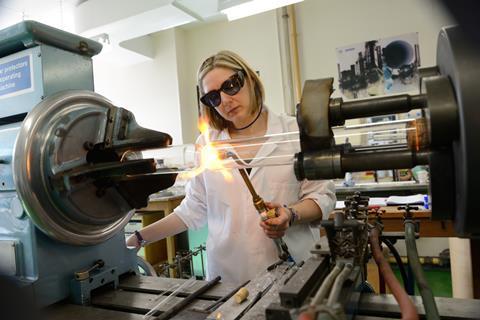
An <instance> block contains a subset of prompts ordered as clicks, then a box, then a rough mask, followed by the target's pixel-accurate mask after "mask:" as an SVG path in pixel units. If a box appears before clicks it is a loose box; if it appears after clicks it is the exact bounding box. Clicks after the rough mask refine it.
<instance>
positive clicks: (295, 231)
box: [127, 51, 336, 284]
mask: <svg viewBox="0 0 480 320" xmlns="http://www.w3.org/2000/svg"><path fill="white" fill-rule="evenodd" d="M198 86H199V88H200V93H201V98H200V101H201V103H202V113H203V115H205V116H206V118H207V119H208V121H209V125H210V128H211V129H210V132H209V134H210V140H212V141H215V140H226V139H237V138H249V137H261V136H264V135H265V134H275V133H282V132H289V131H298V127H297V124H296V121H295V119H294V118H292V117H287V116H277V115H275V114H274V113H273V112H271V111H270V110H268V109H267V107H266V106H265V105H264V103H263V102H264V89H263V85H262V83H261V81H260V79H259V78H258V76H257V74H256V73H255V71H254V70H253V69H252V68H251V67H250V66H248V64H247V63H246V62H245V61H244V60H243V59H242V58H241V57H239V56H238V55H237V54H235V53H233V52H229V51H221V52H219V53H217V54H215V55H213V56H211V57H209V58H208V59H206V60H205V61H204V62H203V63H202V65H201V66H200V69H199V71H198ZM202 141H203V137H202V136H200V138H199V141H198V143H202ZM241 149H242V150H238V149H237V150H236V151H237V154H238V156H239V157H240V158H242V159H252V158H262V157H269V156H272V155H275V154H277V153H279V152H281V153H282V154H285V152H288V153H289V154H291V155H292V156H293V154H294V153H295V152H298V151H299V144H298V143H289V144H282V145H281V146H280V145H275V144H268V145H262V146H253V147H250V148H241ZM255 161H257V160H256V159H253V160H252V165H254V163H253V162H255ZM232 175H233V182H226V181H225V179H224V177H223V175H222V174H221V173H220V172H215V171H205V172H203V173H202V174H200V175H198V176H196V177H195V178H193V179H191V180H190V181H189V182H188V184H187V187H186V196H185V199H184V200H183V201H182V203H181V204H180V205H179V206H178V207H177V208H176V209H175V211H174V212H173V213H172V214H170V215H169V216H167V217H165V218H164V219H162V220H160V221H158V222H156V223H154V224H152V225H149V226H147V227H146V228H144V229H142V230H141V231H140V232H139V233H137V234H136V236H132V237H130V238H129V239H128V240H127V244H128V245H130V246H137V247H138V246H139V245H140V244H142V243H144V242H153V241H157V240H160V239H163V238H165V237H167V236H171V235H174V234H177V233H179V232H182V231H184V230H186V229H187V228H191V229H198V228H201V227H202V226H204V225H205V224H206V223H208V239H207V244H206V247H207V278H208V279H210V278H213V277H215V276H217V275H220V276H221V277H222V281H223V282H229V283H234V284H240V283H243V282H244V281H246V280H248V279H253V278H254V277H255V276H256V275H257V274H258V273H259V272H261V271H264V270H265V268H266V267H267V266H269V265H271V264H272V263H274V262H275V261H277V260H278V252H277V249H276V246H275V244H274V242H273V241H272V240H271V239H270V238H272V239H274V238H279V237H283V239H284V241H285V242H286V243H287V245H288V247H289V251H290V253H291V254H292V256H293V258H294V259H295V260H296V261H301V260H305V259H307V258H308V257H309V255H310V254H309V251H310V249H311V248H312V247H313V245H314V243H315V242H316V241H317V240H319V232H318V229H311V228H310V226H309V224H308V223H309V222H310V221H312V220H316V219H321V218H322V217H323V218H326V217H327V216H328V214H329V213H330V211H331V210H333V208H334V204H335V200H336V198H335V193H334V185H333V183H332V182H331V181H306V180H305V181H301V182H299V181H297V180H296V178H295V175H294V172H293V168H292V166H265V167H255V168H253V169H252V170H251V171H250V172H249V176H250V179H251V181H252V184H253V186H254V187H255V189H256V191H257V193H258V194H259V195H260V196H261V197H262V198H264V199H265V200H266V201H269V203H268V206H269V207H271V208H277V215H278V216H277V217H276V218H272V219H269V220H267V221H265V222H261V221H260V219H259V216H258V213H257V212H256V209H255V207H254V206H253V203H252V197H251V194H250V193H249V191H248V189H247V187H246V185H245V183H244V181H243V180H242V178H241V176H240V173H239V172H238V170H233V171H232ZM284 205H287V206H284ZM142 240H143V241H142Z"/></svg>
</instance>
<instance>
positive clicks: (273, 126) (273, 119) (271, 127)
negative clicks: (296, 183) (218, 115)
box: [218, 105, 283, 177]
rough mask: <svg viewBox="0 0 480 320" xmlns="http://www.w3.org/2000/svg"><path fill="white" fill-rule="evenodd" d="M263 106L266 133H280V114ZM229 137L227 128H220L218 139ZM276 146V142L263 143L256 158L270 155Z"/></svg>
mask: <svg viewBox="0 0 480 320" xmlns="http://www.w3.org/2000/svg"><path fill="white" fill-rule="evenodd" d="M263 108H264V109H265V110H267V115H268V118H267V131H266V133H265V134H266V135H268V134H274V133H281V132H282V131H283V127H282V122H281V120H280V116H278V115H276V114H275V113H273V112H271V111H270V110H269V109H268V107H267V106H266V105H263ZM228 139H231V137H230V134H229V133H228V129H224V130H222V131H221V132H220V133H219V135H218V140H228ZM276 148H277V145H276V144H267V145H263V146H262V147H261V148H260V149H259V150H258V153H257V155H256V157H258V158H263V157H267V156H268V155H270V154H271V153H272V152H273V151H275V149H276ZM258 161H260V160H253V161H252V163H255V162H258ZM258 169H259V168H258V167H253V168H252V171H251V172H250V177H253V176H254V175H255V173H256V172H257V171H258Z"/></svg>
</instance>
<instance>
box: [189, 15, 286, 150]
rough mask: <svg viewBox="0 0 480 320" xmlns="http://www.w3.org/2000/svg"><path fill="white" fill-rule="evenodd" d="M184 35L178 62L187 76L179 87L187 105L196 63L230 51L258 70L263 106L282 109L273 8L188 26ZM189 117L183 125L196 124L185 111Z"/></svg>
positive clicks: (193, 101) (191, 97)
mask: <svg viewBox="0 0 480 320" xmlns="http://www.w3.org/2000/svg"><path fill="white" fill-rule="evenodd" d="M184 36H185V52H187V54H186V57H185V60H184V61H182V63H185V64H186V65H187V69H188V71H187V75H188V77H187V79H186V82H185V83H183V84H182V85H181V86H180V87H181V90H185V93H186V96H188V97H189V102H188V103H187V104H188V105H190V106H194V105H195V106H196V92H195V88H196V87H195V86H196V73H197V69H198V67H199V65H200V63H201V62H202V61H203V60H204V59H205V58H207V57H208V56H210V55H211V54H214V53H216V52H218V51H220V50H232V51H235V52H236V53H238V54H239V55H241V56H242V57H243V58H245V59H246V60H247V62H248V63H249V64H250V65H251V66H252V67H253V68H254V69H255V70H258V71H260V78H261V79H262V81H263V84H264V85H265V91H266V92H265V93H266V94H265V102H266V104H267V106H269V107H270V109H272V110H273V111H275V112H277V113H281V112H283V110H284V102H283V93H282V82H281V71H280V52H279V45H278V34H277V22H276V15H275V12H274V11H271V12H267V13H263V14H259V15H255V16H252V17H248V18H245V19H240V20H236V21H233V22H227V21H219V22H214V23H210V24H207V25H203V26H200V27H198V28H192V29H190V28H188V29H187V30H186V31H185V33H184ZM192 109H193V108H192ZM195 112H196V109H195ZM189 117H190V118H188V119H187V118H186V117H185V120H186V121H188V122H187V123H188V124H187V125H188V126H192V125H196V119H192V117H194V115H193V114H189ZM192 141H193V140H192Z"/></svg>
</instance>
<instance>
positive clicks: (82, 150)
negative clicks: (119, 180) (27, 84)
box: [13, 91, 133, 245]
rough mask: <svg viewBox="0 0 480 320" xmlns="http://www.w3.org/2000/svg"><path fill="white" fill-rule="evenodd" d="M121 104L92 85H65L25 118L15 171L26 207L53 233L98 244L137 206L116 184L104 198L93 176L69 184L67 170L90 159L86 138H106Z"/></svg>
mask: <svg viewBox="0 0 480 320" xmlns="http://www.w3.org/2000/svg"><path fill="white" fill-rule="evenodd" d="M115 108H116V107H115V106H113V105H112V103H111V102H110V101H109V100H107V99H106V98H104V97H102V96H101V95H98V94H96V93H94V92H90V91H65V92H61V93H59V94H56V95H53V96H50V97H48V98H47V99H45V100H44V101H42V102H41V103H39V104H38V105H37V106H36V107H35V108H34V109H33V110H32V111H31V112H30V113H29V114H28V116H27V118H26V119H25V121H24V122H23V125H22V128H21V130H20V133H19V135H18V137H17V141H16V144H15V151H14V161H13V166H14V169H13V172H14V181H15V185H16V189H17V192H18V194H19V196H20V198H21V200H22V202H23V206H24V208H25V211H26V213H27V214H28V216H29V217H30V219H31V220H32V221H33V222H34V223H35V225H36V226H37V227H38V228H39V229H40V230H41V231H43V232H44V233H46V234H47V235H48V236H50V237H51V238H54V239H56V240H59V241H61V242H64V243H68V244H73V245H94V244H97V243H101V242H103V241H105V240H107V239H109V238H110V237H112V236H113V235H114V234H115V233H116V232H117V231H119V230H121V229H122V228H123V227H124V226H125V224H126V223H127V222H128V221H129V220H130V216H131V215H132V214H133V210H132V207H131V206H130V205H129V204H128V203H127V202H126V201H125V199H124V198H123V197H122V196H121V195H120V194H119V193H118V191H117V190H116V189H115V188H109V189H107V190H106V191H105V192H106V193H105V194H102V197H101V198H100V197H99V196H98V194H96V191H97V188H96V187H95V186H94V184H93V183H92V181H89V179H86V181H81V183H76V184H75V185H69V184H68V181H61V179H59V177H61V176H62V172H65V171H67V170H69V169H71V168H74V167H77V166H81V165H85V164H86V163H87V161H86V156H87V152H88V148H86V147H85V145H86V144H96V143H101V142H103V140H104V139H105V137H104V136H105V128H106V125H107V121H108V118H109V114H110V113H111V112H112V110H114V109H115Z"/></svg>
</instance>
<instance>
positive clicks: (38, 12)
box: [0, 0, 225, 32]
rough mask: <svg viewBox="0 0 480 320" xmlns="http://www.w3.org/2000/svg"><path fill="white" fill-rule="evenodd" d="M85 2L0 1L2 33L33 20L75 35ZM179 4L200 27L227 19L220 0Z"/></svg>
mask: <svg viewBox="0 0 480 320" xmlns="http://www.w3.org/2000/svg"><path fill="white" fill-rule="evenodd" d="M83 2H87V0H0V29H3V28H5V27H7V26H9V25H12V24H15V23H17V22H19V21H21V20H28V19H29V20H37V21H40V22H44V23H47V24H49V25H52V26H55V27H57V28H60V29H64V30H67V31H70V32H75V31H76V30H75V23H74V11H75V7H76V6H77V5H79V4H81V3H83ZM175 2H176V3H177V4H179V5H180V6H182V7H184V8H185V9H186V10H188V11H189V12H190V13H192V14H194V15H195V16H196V18H199V20H200V21H199V22H200V23H205V22H210V21H212V20H214V21H215V20H219V19H225V16H224V15H223V14H221V13H219V12H218V0H176V1H175ZM199 22H196V23H195V24H198V23H199Z"/></svg>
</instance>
